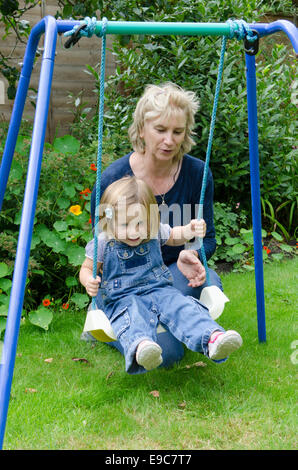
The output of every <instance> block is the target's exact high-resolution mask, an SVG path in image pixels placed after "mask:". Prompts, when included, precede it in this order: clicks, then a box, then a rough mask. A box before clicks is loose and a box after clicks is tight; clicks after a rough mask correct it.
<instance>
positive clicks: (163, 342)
mask: <svg viewBox="0 0 298 470" xmlns="http://www.w3.org/2000/svg"><path fill="white" fill-rule="evenodd" d="M96 303H97V308H98V309H100V310H103V311H105V307H104V304H103V301H102V298H101V293H100V291H99V293H98V295H97V298H96ZM160 330H161V328H157V334H156V343H157V344H158V345H159V346H160V347H161V349H162V359H163V361H162V363H161V365H160V367H171V366H172V365H173V364H175V363H177V362H179V361H181V359H182V358H183V356H184V347H183V344H182V343H181V342H180V341H178V340H177V339H176V338H175V337H174V336H173V335H172V333H171V332H170V331H168V329H167V328H166V327H165V329H164V328H163V329H162V330H161V331H160ZM90 337H91V335H90ZM91 339H92V337H91ZM94 341H96V340H95V339H94ZM106 344H107V345H108V346H111V347H113V348H115V349H117V350H118V351H119V352H120V353H121V354H122V355H124V349H123V347H122V345H121V343H120V341H113V342H110V343H106ZM128 372H129V373H130V374H142V373H144V372H146V370H145V369H144V368H143V367H141V366H138V365H137V364H135V365H134V367H133V369H130V370H129V371H128Z"/></svg>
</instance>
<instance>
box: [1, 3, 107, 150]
mask: <svg viewBox="0 0 298 470" xmlns="http://www.w3.org/2000/svg"><path fill="white" fill-rule="evenodd" d="M20 4H21V2H20ZM57 5H58V2H57V1H54V0H44V1H42V2H40V5H38V6H36V7H34V8H33V9H31V10H29V11H28V12H27V14H26V15H24V19H25V20H27V21H29V22H30V26H31V27H33V26H34V25H35V24H37V23H38V22H39V21H40V19H41V18H43V17H44V16H46V15H52V16H55V14H56V11H57V9H58V7H57ZM3 34H4V29H3V28H1V26H0V36H1V38H2V36H3ZM66 39H67V38H65V37H64V36H58V40H57V48H56V59H55V67H54V74H53V83H52V92H51V99H50V109H49V116H48V124H47V137H46V138H47V140H49V141H52V140H53V138H54V137H55V136H59V135H63V134H65V133H66V132H68V131H69V123H70V122H72V121H73V111H74V105H73V100H70V99H69V98H68V95H69V94H70V93H71V94H72V95H73V96H74V97H76V96H78V94H79V93H81V92H82V93H83V99H84V101H86V102H87V103H88V106H91V107H95V106H96V95H95V93H94V92H93V90H94V88H95V82H94V80H93V78H92V77H91V76H90V75H88V74H86V72H85V71H84V70H85V68H86V67H85V66H86V65H87V64H88V65H91V66H92V67H95V66H96V64H98V63H99V61H100V50H101V45H100V40H99V39H98V38H97V37H94V38H82V39H81V40H80V41H79V43H78V44H76V45H75V46H74V47H72V48H71V49H65V48H64V42H65V41H66ZM111 40H112V38H111V36H108V37H107V47H108V48H109V47H110V45H111V44H110V43H111ZM14 45H15V39H14V37H13V36H12V35H11V36H8V37H7V38H6V39H5V40H2V41H1V52H2V54H3V55H4V56H8V55H9V54H11V51H12V49H13V48H14ZM39 47H40V48H41V51H40V52H41V54H42V47H43V36H42V37H41V39H40V43H39ZM25 48H26V44H20V43H19V44H18V45H17V46H16V47H15V49H14V51H13V58H14V60H13V62H14V64H13V65H15V66H17V67H18V68H20V67H21V66H20V64H21V63H22V61H23V57H24V53H25ZM40 59H41V57H40V58H39V59H38V60H37V61H36V64H35V66H34V68H33V72H32V77H31V81H30V88H32V90H30V91H29V93H28V97H27V99H26V104H25V109H24V115H23V118H24V119H28V120H30V121H32V120H33V117H34V107H33V106H32V104H31V101H33V102H34V99H35V98H36V91H37V89H38V82H39V73H40V62H41V60H40ZM113 70H114V61H113V56H112V54H111V53H110V52H109V51H107V59H106V74H107V75H108V74H110V73H111V72H112V71H113ZM7 86H8V83H7V80H6V79H5V78H4V77H3V76H2V75H1V74H0V119H2V120H5V121H9V119H10V116H11V112H12V108H13V100H9V99H8V97H7V94H6V91H7ZM34 90H36V91H34Z"/></svg>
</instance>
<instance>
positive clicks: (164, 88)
mask: <svg viewBox="0 0 298 470" xmlns="http://www.w3.org/2000/svg"><path fill="white" fill-rule="evenodd" d="M198 109H199V100H198V99H197V97H196V95H195V93H193V92H192V91H185V90H183V88H181V87H179V86H178V85H176V84H174V83H171V82H166V83H163V84H161V85H148V86H147V87H146V88H145V91H144V94H143V95H142V96H141V98H140V99H139V101H138V103H137V106H136V109H135V112H134V114H133V123H132V125H131V126H130V128H129V130H128V134H129V138H130V141H131V144H132V147H133V149H134V150H135V151H137V152H140V153H144V152H145V143H144V141H143V139H142V138H141V136H140V134H141V133H142V131H143V128H144V124H145V122H146V120H149V119H154V118H157V117H159V116H162V117H163V118H167V119H170V118H171V116H172V115H175V113H177V112H181V111H183V112H184V114H185V117H186V129H185V138H184V142H183V143H182V145H181V147H180V151H179V154H178V155H177V156H176V159H178V160H179V159H180V158H182V157H183V155H184V154H185V153H188V152H189V151H190V150H191V148H192V146H193V145H194V144H195V142H194V140H193V139H192V137H191V136H192V135H193V134H194V132H193V128H194V125H195V113H196V112H197V110H198Z"/></svg>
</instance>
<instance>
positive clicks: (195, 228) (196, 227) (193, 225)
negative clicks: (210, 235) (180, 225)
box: [189, 219, 206, 238]
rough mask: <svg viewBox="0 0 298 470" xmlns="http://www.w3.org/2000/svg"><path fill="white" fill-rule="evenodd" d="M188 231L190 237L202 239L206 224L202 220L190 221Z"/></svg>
mask: <svg viewBox="0 0 298 470" xmlns="http://www.w3.org/2000/svg"><path fill="white" fill-rule="evenodd" d="M189 225H190V230H191V233H192V237H190V238H193V237H199V238H204V237H205V235H206V222H205V220H204V219H200V220H198V219H193V220H191V221H190V224H189Z"/></svg>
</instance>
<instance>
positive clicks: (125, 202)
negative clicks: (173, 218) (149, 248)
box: [99, 176, 160, 242]
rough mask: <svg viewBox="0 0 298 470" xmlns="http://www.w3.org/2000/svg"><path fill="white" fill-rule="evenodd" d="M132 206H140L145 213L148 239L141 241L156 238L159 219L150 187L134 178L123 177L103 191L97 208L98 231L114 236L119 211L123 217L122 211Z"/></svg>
mask: <svg viewBox="0 0 298 470" xmlns="http://www.w3.org/2000/svg"><path fill="white" fill-rule="evenodd" d="M132 204H140V205H141V207H142V208H144V210H145V211H146V215H147V234H148V238H147V239H146V240H143V241H144V242H145V241H149V240H150V239H151V238H156V236H157V233H158V229H159V222H160V218H159V211H158V205H157V202H156V199H155V196H154V194H153V192H152V190H151V189H150V187H149V186H148V185H147V184H146V183H145V182H144V181H143V180H141V179H138V178H136V177H135V176H124V177H123V178H121V179H119V180H117V181H114V182H113V183H111V184H110V185H109V186H108V187H107V188H106V190H105V191H104V193H103V195H102V198H101V201H100V206H99V221H100V229H101V230H102V231H104V232H112V233H113V234H115V224H116V223H117V220H118V218H119V211H121V214H122V215H123V212H122V211H124V210H125V209H126V210H127V209H128V207H129V206H131V205H132Z"/></svg>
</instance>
